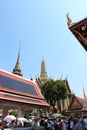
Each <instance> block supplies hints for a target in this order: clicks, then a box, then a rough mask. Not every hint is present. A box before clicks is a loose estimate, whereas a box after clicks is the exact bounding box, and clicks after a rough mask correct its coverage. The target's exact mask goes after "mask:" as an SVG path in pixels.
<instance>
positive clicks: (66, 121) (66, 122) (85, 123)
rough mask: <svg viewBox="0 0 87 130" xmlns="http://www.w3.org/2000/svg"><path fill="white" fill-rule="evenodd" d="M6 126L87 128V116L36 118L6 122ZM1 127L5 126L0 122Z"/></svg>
mask: <svg viewBox="0 0 87 130" xmlns="http://www.w3.org/2000/svg"><path fill="white" fill-rule="evenodd" d="M4 127H5V128H16V127H17V128H18V127H31V128H32V130H39V128H40V127H44V129H45V130H87V117H86V116H84V117H81V118H76V117H69V118H66V117H64V118H61V117H60V118H58V119H53V118H35V119H32V120H29V122H27V123H26V122H18V123H17V122H16V121H12V122H10V123H7V124H5V126H4ZM0 129H1V130H2V129H3V127H2V125H1V124H0Z"/></svg>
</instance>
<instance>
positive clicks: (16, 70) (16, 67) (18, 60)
mask: <svg viewBox="0 0 87 130" xmlns="http://www.w3.org/2000/svg"><path fill="white" fill-rule="evenodd" d="M12 73H13V74H16V75H18V76H23V74H22V73H21V69H20V47H19V52H18V57H17V61H16V65H15V68H14V69H13V72H12Z"/></svg>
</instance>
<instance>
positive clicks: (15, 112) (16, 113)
mask: <svg viewBox="0 0 87 130" xmlns="http://www.w3.org/2000/svg"><path fill="white" fill-rule="evenodd" d="M9 115H14V116H15V117H17V116H18V111H17V110H12V111H11V112H10V113H9Z"/></svg>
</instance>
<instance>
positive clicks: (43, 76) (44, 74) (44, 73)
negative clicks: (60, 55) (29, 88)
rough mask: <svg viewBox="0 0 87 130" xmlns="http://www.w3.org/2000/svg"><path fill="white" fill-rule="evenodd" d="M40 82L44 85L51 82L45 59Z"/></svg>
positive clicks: (42, 64)
mask: <svg viewBox="0 0 87 130" xmlns="http://www.w3.org/2000/svg"><path fill="white" fill-rule="evenodd" d="M40 80H41V81H42V83H45V82H46V81H47V80H49V79H48V75H47V71H46V64H45V60H44V58H43V60H42V62H41V73H40Z"/></svg>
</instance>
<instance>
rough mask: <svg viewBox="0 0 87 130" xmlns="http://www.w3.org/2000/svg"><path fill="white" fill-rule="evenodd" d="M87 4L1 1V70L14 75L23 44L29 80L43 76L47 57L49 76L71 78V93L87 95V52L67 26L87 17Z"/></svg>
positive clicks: (24, 69) (62, 0) (24, 67)
mask: <svg viewBox="0 0 87 130" xmlns="http://www.w3.org/2000/svg"><path fill="white" fill-rule="evenodd" d="M86 6H87V0H1V1H0V48H1V49H0V68H1V69H3V70H5V71H8V72H12V70H13V68H14V66H15V63H16V60H17V55H18V50H19V44H20V42H21V43H22V44H21V57H20V66H21V70H22V73H23V75H24V77H25V78H29V79H30V77H31V76H32V78H35V77H37V76H39V75H40V70H41V61H42V59H43V57H44V59H45V62H46V69H47V73H48V76H49V77H50V76H51V77H52V78H54V79H55V80H56V79H59V78H60V77H62V78H63V79H64V78H66V77H67V79H68V81H69V85H70V88H71V90H72V91H73V92H74V93H75V94H76V95H77V96H81V97H82V96H83V89H82V86H83V85H84V88H85V91H86V92H87V52H86V51H85V50H84V48H83V47H82V46H81V45H80V43H79V42H78V41H77V39H76V38H75V37H74V36H73V34H72V33H71V32H70V30H69V29H68V26H67V20H66V14H67V13H68V12H69V14H70V17H71V19H72V21H73V22H78V21H80V20H82V19H84V18H85V17H87V7H86Z"/></svg>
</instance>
